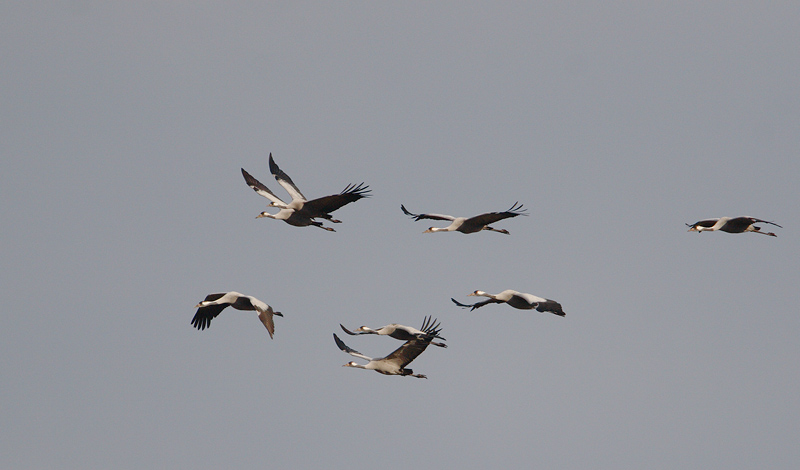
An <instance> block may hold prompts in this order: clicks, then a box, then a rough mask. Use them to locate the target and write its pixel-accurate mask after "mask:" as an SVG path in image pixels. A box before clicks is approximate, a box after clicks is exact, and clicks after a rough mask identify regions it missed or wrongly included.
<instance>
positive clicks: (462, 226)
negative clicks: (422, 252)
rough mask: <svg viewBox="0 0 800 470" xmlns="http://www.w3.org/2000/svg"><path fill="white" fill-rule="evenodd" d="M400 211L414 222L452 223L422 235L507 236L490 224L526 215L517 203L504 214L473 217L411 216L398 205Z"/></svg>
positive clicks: (502, 230)
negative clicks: (440, 221)
mask: <svg viewBox="0 0 800 470" xmlns="http://www.w3.org/2000/svg"><path fill="white" fill-rule="evenodd" d="M400 209H402V211H403V213H404V214H405V215H407V216H409V217H411V218H413V219H414V220H415V221H417V220H422V219H431V220H449V221H451V222H452V223H451V224H450V225H448V226H447V227H441V228H440V227H430V228H429V229H428V230H425V231H424V232H422V233H434V232H461V233H475V232H480V231H481V230H491V231H493V232H499V233H505V234H506V235H508V230H505V229H497V228H493V227H490V224H493V223H494V222H497V221H499V220H503V219H508V218H509V217H516V216H518V215H528V214H525V213H524V212H525V211H526V210H527V209H523V208H522V204H520V203H519V202H515V203H514V205H513V206H511V208H510V209H508V210H507V211H504V212H487V213H485V214H480V215H476V216H474V217H453V216H452V215H443V214H412V213H411V212H409V211H408V210H407V209H406V208H405V206H404V205H402V204H401V205H400Z"/></svg>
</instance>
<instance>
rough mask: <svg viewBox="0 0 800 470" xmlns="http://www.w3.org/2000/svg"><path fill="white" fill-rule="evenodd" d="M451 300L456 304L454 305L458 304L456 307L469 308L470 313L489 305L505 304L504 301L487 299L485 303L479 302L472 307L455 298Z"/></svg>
mask: <svg viewBox="0 0 800 470" xmlns="http://www.w3.org/2000/svg"><path fill="white" fill-rule="evenodd" d="M450 300H452V301H453V303H454V304H456V305H458V306H459V307H463V308H468V309H469V310H470V312H471V311H473V310H475V309H476V308H481V307H483V306H484V305H488V304H502V303H503V301H502V300H495V299H486V300H484V301H482V302H477V303H474V304H472V305H468V304H462V303H461V302H459V301H458V300H456V299H454V298H452V297H450Z"/></svg>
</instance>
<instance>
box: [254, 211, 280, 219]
mask: <svg viewBox="0 0 800 470" xmlns="http://www.w3.org/2000/svg"><path fill="white" fill-rule="evenodd" d="M262 217H270V218H273V219H274V218H275V216H274V215H272V214H270V213H269V212H267V211H264V212H262V213H260V214H258V215H257V216H256V219H260V218H262Z"/></svg>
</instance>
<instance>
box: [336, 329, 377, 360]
mask: <svg viewBox="0 0 800 470" xmlns="http://www.w3.org/2000/svg"><path fill="white" fill-rule="evenodd" d="M333 340H334V341H336V346H339V349H341V350H342V351H344V352H346V353H347V354H349V355H351V356H355V357H360V358H361V359H366V360H368V361H371V360H372V358H371V357H369V356H365V355H363V354H361V353H360V352H358V351H356V350H355V349H353V348H351V347H350V346H348V345H346V344H344V342H342V340H340V339H339V337H338V336H336V333H334V334H333Z"/></svg>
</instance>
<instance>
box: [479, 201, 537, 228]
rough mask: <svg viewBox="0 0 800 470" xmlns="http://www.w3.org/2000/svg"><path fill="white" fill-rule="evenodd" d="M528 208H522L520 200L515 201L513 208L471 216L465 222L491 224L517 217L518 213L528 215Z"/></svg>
mask: <svg viewBox="0 0 800 470" xmlns="http://www.w3.org/2000/svg"><path fill="white" fill-rule="evenodd" d="M525 211H527V209H523V208H522V204H520V203H519V202H515V203H514V205H513V206H511V209H509V210H507V211H504V212H487V213H485V214H481V215H476V216H475V217H470V218H469V219H467V221H466V222H465V223H475V224H480V225H490V224H492V223H494V222H497V221H498V220H503V219H508V218H509V217H516V216H518V215H528V214H525Z"/></svg>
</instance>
